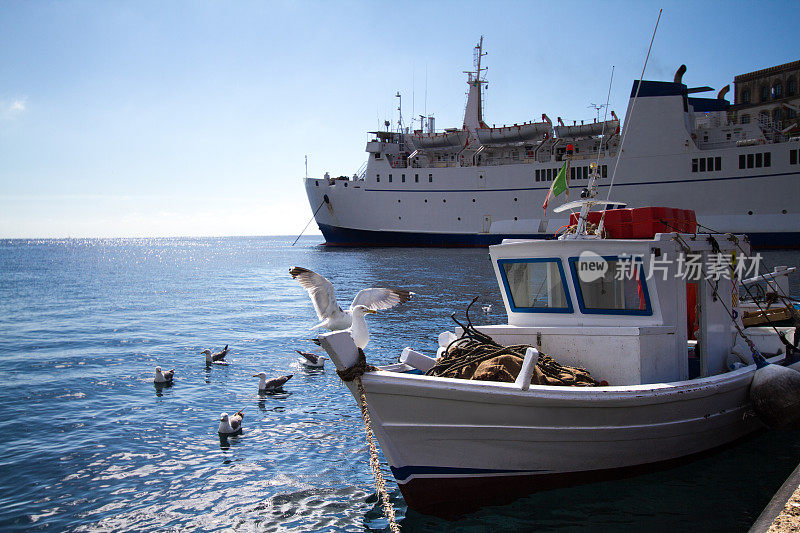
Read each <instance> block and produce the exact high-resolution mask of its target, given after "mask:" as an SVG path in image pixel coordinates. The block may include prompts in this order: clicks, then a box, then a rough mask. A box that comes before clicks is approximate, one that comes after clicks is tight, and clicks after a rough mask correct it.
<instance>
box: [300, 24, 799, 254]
mask: <svg viewBox="0 0 800 533" xmlns="http://www.w3.org/2000/svg"><path fill="white" fill-rule="evenodd" d="M483 55H484V53H483V40H482V39H481V42H479V43H478V45H477V46H476V47H475V68H474V70H472V71H468V72H466V74H467V84H468V87H469V92H468V95H467V104H466V108H465V113H464V121H463V124H462V126H461V127H460V128H448V129H445V130H444V131H437V130H436V128H435V122H434V120H433V117H427V118H426V120H425V121H423V124H422V125H421V127H420V129H416V130H415V129H412V128H403V127H399V128H398V129H397V130H395V131H389V130H388V129H387V131H375V132H372V139H371V140H370V141H368V142H367V147H366V151H367V153H368V160H367V163H366V165H365V166H364V167H363V170H362V171H361V172H359V173H357V174H356V175H354V176H352V177H344V176H341V177H338V178H331V177H330V176H328V175H327V174H326V176H325V177H324V178H322V179H315V178H306V180H305V186H306V191H307V194H308V198H309V203H310V205H311V208H312V210H314V211H315V212H316V215H315V218H316V222H317V224H318V226H319V228H320V230H321V232H322V233H323V235H324V237H325V240H326V244H330V245H409V246H413V245H427V246H486V245H490V244H494V243H499V242H500V241H501V240H502V239H504V238H541V237H552V236H553V235H554V233H555V232H556V230H558V228H560V227H561V226H563V225H565V224H567V223H568V220H569V218H568V216H569V213H559V214H556V213H553V212H552V210H550V211H545V210H544V209H542V207H541V206H542V202H543V201H544V198H545V196H546V194H547V191H548V190H549V188H550V185H551V183H552V181H553V180H554V179H555V177H556V175H557V173H558V170H559V169H560V168H561V167H562V165H563V162H564V159H565V157H569V158H570V170H569V175H568V177H569V186H570V191H571V193H572V194H573V198H574V197H577V196H579V195H580V193H581V191H582V190H583V189H584V188H585V187H586V185H587V184H588V181H589V167H590V164H591V163H592V162H593V161H594V162H597V163H598V174H599V184H598V185H599V186H598V192H599V196H600V197H602V198H604V197H605V195H606V192H607V188H608V186H609V183H610V181H611V176H612V174H613V173H614V171H615V168H616V174H615V176H614V183H613V186H614V198H615V199H616V200H618V201H620V202H626V203H628V204H629V205H662V206H667V207H673V206H674V207H682V208H688V209H693V210H695V212H696V213H697V219H698V222H699V223H700V224H701V225H705V226H707V227H710V228H713V229H715V230H717V231H725V232H738V233H747V234H749V235H750V237H751V240H752V242H753V245H755V246H792V247H797V246H800V209H798V201H799V200H800V164H799V161H798V160H799V159H800V153H799V152H800V137H797V135H798V134H800V132H796V131H782V130H777V129H776V128H774V127H772V126H771V124H768V123H762V122H761V121H758V120H754V121H751V122H748V123H744V124H742V123H733V122H732V121H731V113H729V110H730V103H729V102H728V101H727V100H725V99H724V95H725V92H726V89H723V90H721V91H720V92H719V94H718V95H717V97H716V98H701V97H697V96H694V95H695V94H697V93H700V92H707V91H711V90H713V89H711V88H710V87H699V88H689V87H687V86H686V85H685V84H684V83H683V82H682V76H683V73H684V72H685V67H684V66H681V68H680V69H678V72H677V73H676V75H675V79H674V80H673V81H671V82H664V81H649V80H643V81H641V82H639V81H635V82H634V83H633V87H632V89H631V100H630V101H629V105H628V111H627V113H626V115H625V119H624V121H622V124H621V121H620V120H619V118H618V117H617V116H616V115H615V114H614V113H613V112H612V114H611V115H612V116H611V119H610V120H605V121H600V120H597V119H595V120H594V121H592V122H590V123H583V122H581V123H580V124H578V123H576V122H573V123H572V124H567V123H565V122H564V121H563V120H562V119H561V118H560V117H557V119H556V122H555V123H553V121H552V120H551V119H550V118H549V117H548V116H547V115H546V114H543V115H542V116H541V120H538V121H531V122H525V123H521V124H513V125H505V126H499V127H495V126H489V125H488V124H487V123H486V122H485V121H484V117H483V112H482V96H483V95H482V88H483V87H484V85H485V83H486V80H485V77H484V76H483V73H484V71H485V68H483V67H482V66H481V59H482V57H483ZM637 93H638V95H637ZM634 101H635V102H636V103H635V105H631V104H632V103H633V102H634ZM621 125H622V126H624V127H625V128H628V130H629V131H627V135H625V139H626V140H625V146H624V147H623V148H624V152H622V154H623V155H622V156H621V157H620V154H621V152H620V144H621V140H622V135H621V134H622V133H624V131H621V130H620V126H621ZM793 135H795V136H793ZM570 145H571V146H572V147H573V149H572V154H571V155H569V156H567V147H568V146H570Z"/></svg>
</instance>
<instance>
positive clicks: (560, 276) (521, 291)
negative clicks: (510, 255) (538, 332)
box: [497, 258, 572, 313]
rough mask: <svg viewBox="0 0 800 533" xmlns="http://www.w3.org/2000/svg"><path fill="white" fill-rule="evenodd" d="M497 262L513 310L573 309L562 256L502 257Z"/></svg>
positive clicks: (558, 310)
mask: <svg viewBox="0 0 800 533" xmlns="http://www.w3.org/2000/svg"><path fill="white" fill-rule="evenodd" d="M497 264H498V267H499V269H500V276H501V277H502V278H503V286H504V288H505V291H506V295H507V296H508V302H509V306H510V307H511V310H512V311H514V312H517V313H572V301H571V300H570V298H569V296H568V294H567V289H566V287H567V279H566V277H565V275H564V268H563V267H562V265H561V259H558V258H542V259H500V260H498V262H497Z"/></svg>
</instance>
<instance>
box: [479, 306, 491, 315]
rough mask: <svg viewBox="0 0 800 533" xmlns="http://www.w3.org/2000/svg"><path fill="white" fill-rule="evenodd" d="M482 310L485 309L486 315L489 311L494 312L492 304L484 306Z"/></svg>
mask: <svg viewBox="0 0 800 533" xmlns="http://www.w3.org/2000/svg"><path fill="white" fill-rule="evenodd" d="M481 309H483V312H484V313H488V312H489V311H491V310H492V304H489V305H484V306H483V307H481Z"/></svg>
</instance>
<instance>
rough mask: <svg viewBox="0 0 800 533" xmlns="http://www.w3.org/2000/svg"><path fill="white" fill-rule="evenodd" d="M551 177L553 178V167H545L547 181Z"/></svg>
mask: <svg viewBox="0 0 800 533" xmlns="http://www.w3.org/2000/svg"><path fill="white" fill-rule="evenodd" d="M552 179H553V169H552V168H548V169H547V181H551V180H552Z"/></svg>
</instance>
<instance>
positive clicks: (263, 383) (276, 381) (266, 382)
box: [253, 372, 294, 392]
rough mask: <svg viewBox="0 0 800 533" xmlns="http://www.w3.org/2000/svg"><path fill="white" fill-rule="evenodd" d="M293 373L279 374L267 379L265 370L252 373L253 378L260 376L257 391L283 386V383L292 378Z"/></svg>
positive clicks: (274, 389)
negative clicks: (279, 375) (276, 376)
mask: <svg viewBox="0 0 800 533" xmlns="http://www.w3.org/2000/svg"><path fill="white" fill-rule="evenodd" d="M293 375H294V374H289V375H288V376H281V377H279V378H272V379H267V374H266V372H259V373H258V374H253V377H254V378H261V379H260V380H259V382H258V391H259V392H265V391H276V390H280V389H281V388H283V384H284V383H286V382H287V381H289V380H290V379H292V376H293Z"/></svg>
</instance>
